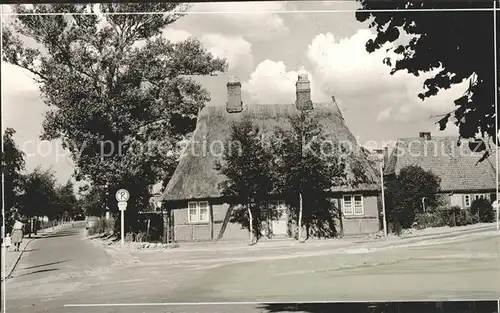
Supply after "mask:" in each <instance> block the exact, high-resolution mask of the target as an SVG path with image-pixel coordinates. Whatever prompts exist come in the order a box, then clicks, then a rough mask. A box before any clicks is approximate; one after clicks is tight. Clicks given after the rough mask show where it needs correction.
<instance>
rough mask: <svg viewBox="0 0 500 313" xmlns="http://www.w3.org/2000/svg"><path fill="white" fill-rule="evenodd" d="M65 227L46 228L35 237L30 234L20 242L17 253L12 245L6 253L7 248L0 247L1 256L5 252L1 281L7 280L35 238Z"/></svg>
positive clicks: (63, 225) (65, 225) (62, 225)
mask: <svg viewBox="0 0 500 313" xmlns="http://www.w3.org/2000/svg"><path fill="white" fill-rule="evenodd" d="M69 225H71V224H69ZM67 226H68V224H61V225H58V226H55V227H54V229H52V227H48V228H45V229H42V230H39V231H38V233H37V235H36V236H35V235H34V234H33V233H32V234H31V238H28V236H27V235H25V236H24V238H23V241H22V242H21V246H20V247H19V252H17V251H16V252H14V246H13V245H12V246H10V247H9V248H8V251H7V248H3V247H2V254H3V253H4V251H5V257H4V256H3V255H2V269H1V273H2V276H1V280H2V281H3V280H4V279H5V278H9V276H10V275H11V274H12V272H13V271H14V268H15V267H16V265H17V263H18V262H19V260H20V259H21V256H22V254H23V252H24V251H25V250H26V248H27V246H28V244H29V243H30V242H32V241H33V240H35V239H37V238H41V237H43V236H45V235H48V234H50V233H52V232H54V231H57V230H59V229H62V228H64V227H67ZM4 261H5V266H4V265H3V262H4ZM4 270H5V272H4Z"/></svg>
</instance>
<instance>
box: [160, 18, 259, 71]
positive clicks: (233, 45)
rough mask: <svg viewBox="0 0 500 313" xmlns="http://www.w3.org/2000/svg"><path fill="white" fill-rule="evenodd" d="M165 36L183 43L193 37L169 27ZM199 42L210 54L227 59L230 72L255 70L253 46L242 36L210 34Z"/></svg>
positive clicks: (165, 31) (164, 32) (183, 31)
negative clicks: (242, 69)
mask: <svg viewBox="0 0 500 313" xmlns="http://www.w3.org/2000/svg"><path fill="white" fill-rule="evenodd" d="M162 34H163V36H164V37H165V38H167V39H168V40H170V41H172V42H181V41H184V40H186V39H188V38H189V37H192V36H193V35H192V34H191V33H190V32H188V31H185V30H182V29H175V28H171V27H168V28H166V29H165V30H163V33H162ZM199 40H200V41H201V42H202V44H203V47H205V48H206V49H207V50H208V52H210V53H212V54H213V55H214V56H216V57H219V58H226V59H227V62H228V65H229V71H234V70H235V69H241V68H244V69H245V70H251V69H252V68H253V56H252V44H251V43H250V42H248V41H246V40H245V39H244V38H243V37H241V36H224V35H221V34H214V33H208V34H205V35H203V36H201V38H199Z"/></svg>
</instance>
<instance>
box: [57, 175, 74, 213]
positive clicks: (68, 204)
mask: <svg viewBox="0 0 500 313" xmlns="http://www.w3.org/2000/svg"><path fill="white" fill-rule="evenodd" d="M56 196H57V200H56V201H57V211H58V212H59V213H60V214H61V217H69V216H73V215H75V214H76V213H77V212H78V211H79V207H78V203H77V200H76V195H75V193H74V190H73V183H72V182H71V180H68V181H67V182H66V184H64V185H61V186H58V187H57V188H56Z"/></svg>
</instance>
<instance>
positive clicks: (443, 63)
mask: <svg viewBox="0 0 500 313" xmlns="http://www.w3.org/2000/svg"><path fill="white" fill-rule="evenodd" d="M358 1H359V2H360V3H361V6H362V9H360V10H359V11H358V12H356V18H357V19H358V21H361V22H365V21H367V20H369V21H370V24H369V26H370V28H373V29H375V30H376V32H377V35H376V37H375V38H374V39H370V40H369V41H368V42H367V43H366V50H367V51H368V52H374V51H376V50H379V49H386V51H387V52H388V53H392V54H395V55H396V56H395V57H393V58H392V57H389V56H388V57H387V58H386V59H384V63H385V64H387V65H388V66H389V67H391V74H394V73H396V72H398V71H402V70H406V71H407V72H408V73H411V74H413V75H415V76H419V75H420V74H422V73H425V72H429V71H436V72H437V73H436V74H435V75H434V76H433V77H431V78H429V79H427V80H426V81H425V82H424V86H423V87H424V90H423V92H422V93H420V94H418V97H419V98H420V99H422V100H424V99H426V98H429V97H432V96H435V95H437V94H438V93H439V92H440V91H441V90H443V89H448V88H450V87H451V86H453V85H455V84H459V83H462V82H463V81H465V80H468V81H469V88H468V89H467V91H466V93H465V95H464V96H463V97H460V98H459V99H457V100H456V101H455V109H454V110H452V111H451V112H443V115H442V116H440V119H439V121H438V122H437V123H438V124H439V125H440V129H441V130H444V129H445V128H446V124H447V122H448V121H449V119H450V118H452V119H453V120H454V123H455V124H456V125H457V126H458V127H459V135H460V138H466V139H470V138H474V137H476V135H482V138H483V139H484V138H491V139H492V141H493V143H496V144H498V139H497V131H496V129H495V122H496V121H495V119H496V118H497V117H495V101H494V95H495V92H498V86H495V81H494V75H495V66H494V60H495V58H497V60H498V54H497V55H496V56H495V55H494V49H493V44H494V41H495V40H496V39H494V38H493V31H494V27H493V11H492V10H478V9H485V8H490V9H491V8H492V7H493V1H491V2H490V1H453V2H446V1H436V0H406V1H373V0H358ZM495 1H497V3H498V0H495ZM398 9H400V10H401V11H390V12H388V11H385V12H384V11H383V10H398ZM422 9H436V10H435V11H432V12H430V11H422ZM447 9H476V10H474V11H473V10H469V11H460V12H456V11H455V12H453V11H446V10H447ZM369 10H379V11H369ZM418 10H421V11H418ZM496 14H498V13H496ZM499 25H500V24H497V32H498V31H500V26H499ZM415 96H417V95H415ZM450 107H452V104H450ZM485 142H487V143H488V145H489V142H490V140H483V141H482V142H480V143H479V144H474V143H470V145H471V147H473V148H474V149H476V151H485V154H484V158H485V157H487V156H488V155H489V152H488V150H491V149H487V148H488V147H487V146H488V145H487V144H486V143H485ZM459 144H460V143H459Z"/></svg>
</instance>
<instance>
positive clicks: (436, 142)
mask: <svg viewBox="0 0 500 313" xmlns="http://www.w3.org/2000/svg"><path fill="white" fill-rule="evenodd" d="M457 142H458V137H433V138H432V139H431V140H426V139H424V138H420V137H414V138H404V139H398V141H397V143H396V146H395V148H394V150H393V151H392V154H391V156H390V158H389V164H388V166H387V167H386V169H385V171H384V173H385V174H386V175H391V174H399V172H400V171H401V169H402V168H403V167H406V166H410V165H415V166H420V167H421V168H423V169H424V170H426V171H428V170H430V171H432V172H433V173H434V174H435V175H437V176H439V177H440V178H441V190H442V191H443V192H452V191H478V190H493V189H495V188H496V178H495V176H496V170H495V167H494V165H493V164H492V163H491V160H490V159H486V160H484V161H482V162H480V163H478V161H479V159H480V158H481V157H482V155H483V153H482V152H472V151H471V150H470V148H469V145H468V143H467V142H463V143H462V144H461V145H460V147H458V146H457Z"/></svg>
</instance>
